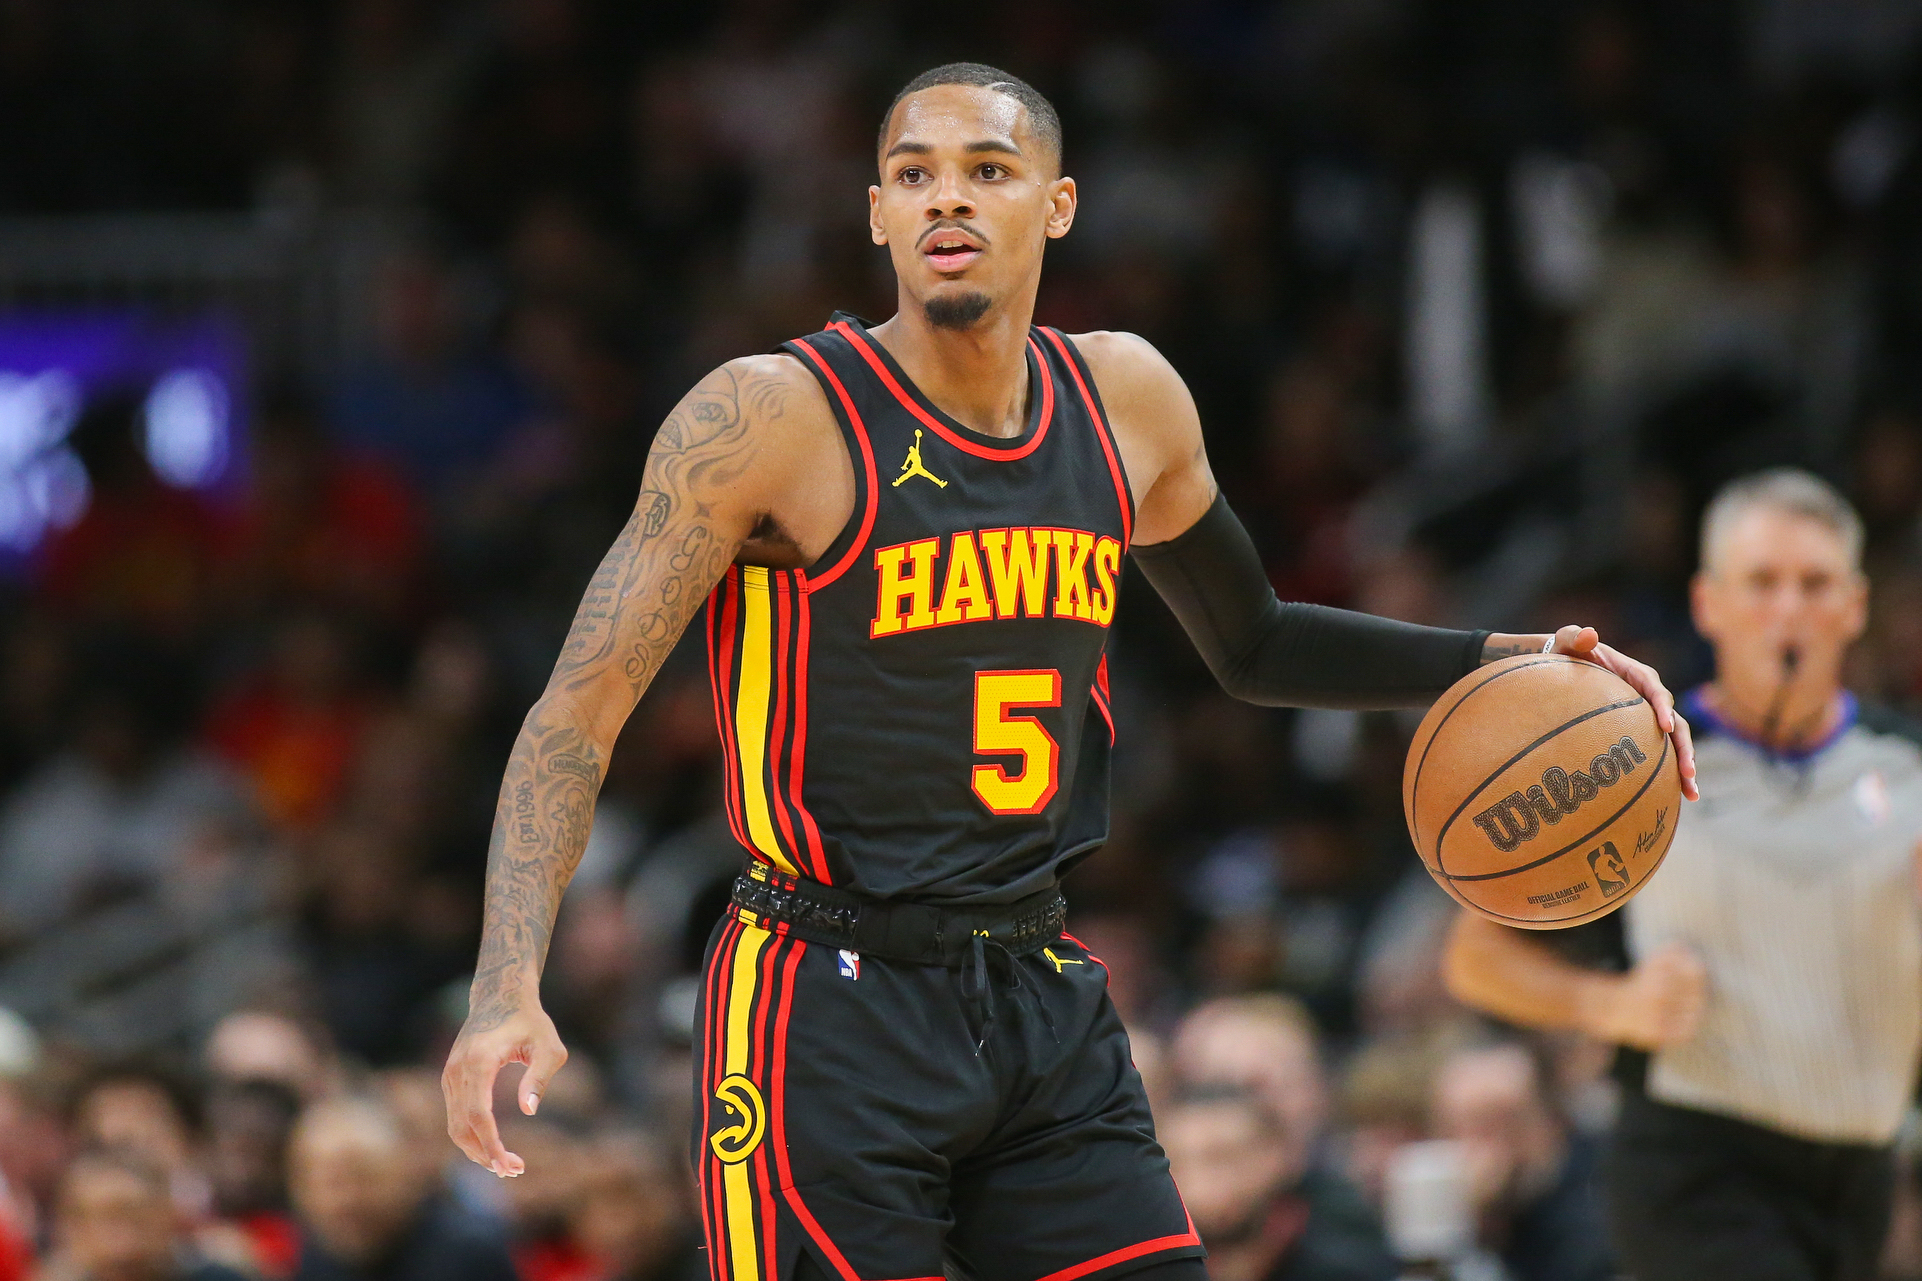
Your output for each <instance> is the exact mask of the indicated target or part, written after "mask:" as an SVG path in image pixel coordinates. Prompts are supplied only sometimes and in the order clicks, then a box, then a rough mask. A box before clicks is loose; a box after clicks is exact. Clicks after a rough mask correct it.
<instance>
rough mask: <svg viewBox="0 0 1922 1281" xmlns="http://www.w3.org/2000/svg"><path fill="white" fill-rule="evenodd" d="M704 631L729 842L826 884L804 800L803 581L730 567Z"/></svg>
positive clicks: (788, 573)
mask: <svg viewBox="0 0 1922 1281" xmlns="http://www.w3.org/2000/svg"><path fill="white" fill-rule="evenodd" d="M707 625H708V633H707V646H708V675H709V678H710V679H711V680H712V681H713V683H714V694H715V698H714V713H715V728H716V729H717V730H718V731H719V733H720V736H721V750H722V753H723V755H724V756H725V757H726V773H727V787H726V795H725V800H726V805H727V815H728V825H729V827H730V828H731V829H732V830H733V832H734V838H735V839H736V840H738V841H739V842H740V843H741V844H742V845H744V846H746V847H747V849H748V850H749V851H751V852H752V853H753V855H754V857H755V858H757V859H759V860H760V861H761V862H764V863H766V864H767V865H769V866H770V867H774V868H778V869H779V870H780V871H782V872H785V873H787V874H788V875H789V876H805V877H808V878H810V879H812V880H817V881H820V882H822V883H824V884H830V883H832V882H831V880H830V877H829V873H828V868H827V859H826V857H825V855H824V853H823V851H822V847H821V833H820V829H819V828H818V827H817V826H816V825H815V822H814V817H813V815H811V814H809V813H808V811H807V806H806V805H805V804H803V802H802V800H801V789H802V779H803V776H804V772H805V770H806V765H807V716H808V707H807V658H808V633H809V615H808V583H807V575H806V574H805V573H803V572H802V571H800V570H777V569H768V568H766V567H764V566H761V565H735V566H733V567H731V568H730V569H729V570H728V571H727V575H726V576H725V577H724V578H723V579H722V580H721V582H720V584H719V585H718V586H716V587H715V589H714V596H713V599H712V600H711V601H710V602H709V605H708V611H707Z"/></svg>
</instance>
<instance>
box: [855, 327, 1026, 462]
mask: <svg viewBox="0 0 1922 1281" xmlns="http://www.w3.org/2000/svg"><path fill="white" fill-rule="evenodd" d="M1033 317H1034V303H1033V300H1032V299H1028V300H1026V303H1025V305H1021V304H1018V303H1014V302H1010V303H1009V304H1007V305H1004V306H1001V307H996V308H994V309H992V310H991V311H989V312H988V314H987V315H985V316H983V317H982V318H981V319H980V320H979V321H978V322H976V323H975V324H974V325H972V326H970V327H969V328H967V329H944V328H940V327H938V326H936V325H934V324H932V323H930V322H929V320H928V317H927V313H926V312H924V311H923V310H922V309H921V307H920V305H919V304H918V303H916V302H914V301H913V300H911V299H909V298H907V297H905V296H903V297H902V298H901V300H900V307H899V309H898V310H897V311H896V312H895V313H894V316H893V318H892V319H890V320H888V321H885V322H884V323H882V324H879V325H876V326H875V327H874V328H873V329H872V330H870V331H869V332H870V333H871V334H873V335H874V338H875V341H877V342H879V343H880V344H881V345H882V346H883V347H885V348H887V350H888V354H889V355H890V356H893V357H894V359H895V361H896V363H898V364H899V365H900V366H901V370H902V372H903V373H905V374H907V376H908V377H909V378H910V379H912V380H913V381H914V385H915V386H916V387H919V388H920V389H921V394H922V395H924V396H926V397H927V398H928V399H929V400H931V401H933V402H934V403H935V404H936V405H937V406H938V407H940V408H941V409H942V410H944V411H945V412H946V413H947V415H948V416H949V417H950V418H953V419H954V420H955V421H957V422H959V423H961V424H962V425H963V426H965V427H971V428H973V429H974V430H975V431H978V432H980V433H982V434H983V435H987V436H1002V437H1014V436H1019V435H1020V434H1021V432H1022V429H1023V428H1024V427H1025V426H1026V425H1027V419H1028V325H1029V322H1030V321H1031V320H1032V319H1033Z"/></svg>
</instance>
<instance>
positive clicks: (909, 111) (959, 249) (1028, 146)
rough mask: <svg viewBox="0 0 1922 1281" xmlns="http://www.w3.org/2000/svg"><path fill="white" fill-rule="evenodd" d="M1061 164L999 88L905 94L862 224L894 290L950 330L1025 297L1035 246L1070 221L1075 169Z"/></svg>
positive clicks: (1034, 270)
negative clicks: (1062, 169)
mask: <svg viewBox="0 0 1922 1281" xmlns="http://www.w3.org/2000/svg"><path fill="white" fill-rule="evenodd" d="M1058 167H1059V160H1058V158H1057V157H1056V156H1055V155H1054V154H1053V153H1052V152H1051V151H1049V150H1048V149H1047V148H1046V147H1045V146H1044V145H1043V143H1042V142H1041V140H1040V139H1038V138H1036V137H1035V136H1034V132H1033V130H1032V129H1030V128H1029V123H1028V112H1027V108H1025V107H1023V106H1022V105H1021V104H1020V103H1019V102H1017V101H1016V100H1015V99H1013V98H1010V97H1008V96H1007V95H1006V94H1002V93H996V92H994V91H993V90H990V89H983V88H979V87H977V86H974V85H940V86H937V87H936V88H933V89H924V90H922V91H921V92H920V93H915V94H910V95H909V96H908V97H906V98H904V99H902V101H901V103H900V105H898V106H897V107H895V109H894V115H893V116H892V117H891V118H890V119H889V122H888V135H887V141H886V142H885V143H884V145H883V150H882V156H881V181H880V184H879V185H878V186H874V187H870V188H868V226H869V229H870V231H871V232H872V234H873V236H874V243H876V244H877V245H886V246H887V247H888V253H889V256H890V257H891V258H892V259H893V261H894V272H895V275H896V276H897V277H898V278H899V280H900V282H901V289H902V292H903V293H904V294H905V295H906V296H907V297H908V298H910V299H912V300H913V301H915V302H917V303H919V304H920V305H921V306H922V308H923V309H924V310H925V311H926V312H927V314H928V316H929V318H930V319H931V320H933V321H934V322H935V323H936V324H937V325H941V326H943V327H946V328H955V329H967V328H971V327H972V325H973V324H974V322H975V321H978V320H979V319H981V317H982V316H983V315H985V314H986V313H987V312H988V311H990V310H992V309H993V308H994V307H996V306H998V305H999V304H1001V303H1002V302H1004V301H1006V300H1008V299H1011V298H1017V297H1020V296H1022V295H1024V294H1025V295H1026V296H1028V297H1032V296H1033V291H1034V289H1035V287H1036V284H1037V282H1038V281H1039V279H1040V273H1041V251H1042V247H1043V246H1044V245H1045V244H1046V243H1047V241H1048V239H1049V238H1051V237H1056V236H1063V235H1066V234H1067V231H1068V227H1069V226H1070V225H1071V224H1072V223H1073V222H1074V206H1075V190H1074V180H1073V179H1071V178H1062V177H1058V176H1057V175H1056V170H1057V168H1058Z"/></svg>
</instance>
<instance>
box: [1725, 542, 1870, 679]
mask: <svg viewBox="0 0 1922 1281" xmlns="http://www.w3.org/2000/svg"><path fill="white" fill-rule="evenodd" d="M1694 597H1695V600H1694V604H1695V625H1696V627H1697V628H1698V629H1699V630H1700V631H1701V633H1702V635H1703V636H1705V637H1707V638H1708V640H1709V642H1710V643H1711V644H1712V645H1714V646H1715V662H1716V669H1717V671H1718V672H1721V673H1724V674H1725V675H1726V676H1728V677H1732V678H1741V677H1747V678H1748V679H1749V680H1751V681H1753V682H1754V683H1756V684H1759V685H1769V684H1772V683H1773V682H1775V681H1776V680H1778V679H1779V678H1780V676H1781V673H1782V655H1783V653H1784V651H1785V650H1787V649H1789V648H1790V647H1793V648H1794V649H1795V650H1796V653H1797V657H1798V660H1799V663H1798V670H1800V671H1805V672H1807V673H1808V674H1809V675H1810V676H1812V677H1819V678H1821V679H1831V680H1832V679H1834V678H1835V674H1836V673H1837V672H1838V671H1839V670H1840V668H1841V664H1842V655H1843V651H1844V650H1846V649H1847V648H1848V646H1849V643H1850V642H1851V641H1853V640H1854V639H1855V638H1856V637H1858V636H1860V635H1861V634H1862V628H1863V627H1864V625H1865V624H1866V623H1867V621H1868V583H1867V581H1866V580H1865V579H1864V578H1863V576H1862V574H1861V572H1860V571H1859V570H1857V569H1856V567H1855V566H1854V565H1853V564H1851V563H1850V561H1849V556H1848V546H1847V544H1846V543H1844V542H1843V540H1842V538H1841V536H1840V535H1838V534H1837V533H1835V531H1833V530H1831V529H1829V528H1828V527H1827V526H1826V525H1824V524H1822V523H1821V522H1820V521H1816V520H1811V519H1810V518H1808V517H1807V516H1800V515H1797V514H1795V513H1794V512H1787V511H1782V510H1780V509H1777V508H1772V507H1766V506H1757V507H1752V508H1750V509H1749V510H1748V511H1746V512H1744V513H1743V514H1742V515H1741V516H1740V517H1739V518H1738V519H1737V520H1736V521H1735V523H1734V524H1733V525H1732V526H1730V527H1729V529H1728V531H1727V532H1726V533H1725V534H1724V535H1723V538H1722V542H1721V545H1720V546H1719V547H1717V548H1715V549H1714V553H1713V559H1712V562H1711V563H1710V564H1709V565H1707V566H1705V567H1704V568H1703V570H1702V572H1701V574H1699V575H1698V576H1697V577H1696V580H1695V592H1694Z"/></svg>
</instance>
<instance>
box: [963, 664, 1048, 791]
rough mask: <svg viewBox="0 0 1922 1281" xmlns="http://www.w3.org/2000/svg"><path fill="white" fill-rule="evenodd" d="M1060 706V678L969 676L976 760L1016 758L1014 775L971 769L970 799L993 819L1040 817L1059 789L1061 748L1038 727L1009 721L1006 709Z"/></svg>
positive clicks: (1027, 719) (1027, 720)
mask: <svg viewBox="0 0 1922 1281" xmlns="http://www.w3.org/2000/svg"><path fill="white" fill-rule="evenodd" d="M1059 706H1061V673H1060V672H1057V671H1027V672H976V673H975V674H974V753H975V755H976V756H1019V757H1020V758H1021V770H1020V772H1019V773H1016V774H1010V773H1008V771H1007V768H1006V767H1005V766H1002V765H977V766H975V767H974V794H975V795H976V796H979V797H980V798H981V803H982V804H983V805H986V806H987V807H988V808H989V809H990V810H992V811H993V812H995V813H996V814H1039V813H1040V812H1041V811H1042V810H1043V809H1045V808H1047V804H1048V802H1049V801H1051V800H1053V799H1054V792H1055V788H1056V787H1057V786H1058V785H1059V783H1060V771H1061V748H1060V746H1059V745H1057V744H1056V743H1055V741H1054V740H1053V739H1052V738H1050V737H1048V731H1047V730H1045V729H1043V728H1041V722H1040V721H1038V720H1036V719H1035V718H1034V717H1032V716H1013V715H1010V714H1009V712H1008V709H1009V708H1011V707H1059Z"/></svg>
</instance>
